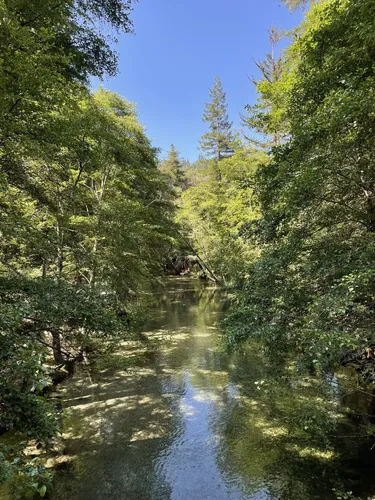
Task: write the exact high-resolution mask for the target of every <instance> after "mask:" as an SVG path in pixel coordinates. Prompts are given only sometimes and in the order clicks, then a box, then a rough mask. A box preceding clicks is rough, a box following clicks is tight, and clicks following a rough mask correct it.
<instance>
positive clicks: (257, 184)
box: [0, 0, 375, 498]
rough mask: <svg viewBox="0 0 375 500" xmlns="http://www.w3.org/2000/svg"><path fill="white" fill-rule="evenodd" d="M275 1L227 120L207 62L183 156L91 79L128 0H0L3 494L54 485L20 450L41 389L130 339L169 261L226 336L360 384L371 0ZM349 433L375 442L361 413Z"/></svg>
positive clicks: (42, 416)
mask: <svg viewBox="0 0 375 500" xmlns="http://www.w3.org/2000/svg"><path fill="white" fill-rule="evenodd" d="M283 3H284V4H285V5H284V6H283V8H284V9H285V8H288V9H291V10H293V9H300V10H301V11H302V12H303V20H302V22H301V24H300V25H299V26H298V27H297V28H295V29H294V30H293V31H292V32H288V33H286V32H284V31H282V29H279V28H276V27H270V30H269V53H267V54H265V55H264V59H263V60H261V61H257V62H256V65H257V69H258V76H257V77H256V78H254V79H253V82H249V85H255V87H256V92H257V99H256V102H254V103H246V102H244V103H243V109H242V110H239V112H240V113H241V122H242V126H241V130H237V129H236V128H235V127H234V126H233V124H232V122H231V120H230V118H229V114H228V103H227V98H226V93H225V89H224V88H223V85H222V83H221V80H220V76H219V75H218V76H216V77H215V75H213V76H212V80H213V86H212V88H211V89H210V90H209V94H208V95H207V103H206V105H205V109H204V110H202V111H203V117H202V119H203V122H204V123H205V125H206V130H207V132H206V133H205V134H204V135H203V136H202V137H201V140H200V142H199V149H200V156H199V159H198V160H197V161H194V162H190V161H189V160H188V159H185V158H182V157H181V155H180V154H179V152H178V147H179V145H178V144H175V145H171V148H170V150H169V152H168V154H167V155H166V156H165V157H164V158H163V157H162V155H161V154H160V151H159V150H158V148H157V147H155V146H154V145H153V142H152V140H151V139H150V138H149V137H148V136H147V133H146V130H145V128H144V127H143V126H142V125H141V123H140V121H139V118H138V116H137V109H136V106H135V104H133V103H132V102H129V101H127V100H126V99H125V98H123V97H122V96H120V95H118V94H116V93H114V92H111V91H109V90H106V89H105V88H104V87H103V86H100V88H99V90H97V91H93V90H92V89H91V84H90V81H91V79H92V78H94V77H96V78H99V79H103V78H104V77H105V76H114V75H116V72H117V68H118V55H117V53H116V51H115V45H114V43H113V41H114V38H115V37H116V33H117V34H118V33H128V34H129V35H130V34H131V33H132V32H133V29H134V27H133V22H132V11H133V7H134V4H135V1H134V0H66V1H62V2H56V0H33V1H32V2H30V1H29V0H0V12H1V16H0V89H1V92H0V235H1V239H0V435H2V436H6V435H11V440H10V441H9V440H8V441H6V442H5V441H4V443H2V442H1V440H0V483H11V484H13V486H12V488H13V489H12V491H13V494H12V495H13V496H12V497H11V498H34V495H36V498H37V497H44V496H47V497H48V494H49V492H50V490H51V488H52V485H53V473H52V472H51V470H49V469H48V468H46V467H45V464H44V463H43V460H39V458H34V457H32V456H30V454H29V453H27V449H28V448H29V447H30V443H36V444H37V447H38V448H40V449H43V450H48V449H50V448H51V447H53V446H54V440H55V439H56V436H57V435H58V434H59V432H60V430H61V425H62V424H61V414H60V410H59V408H58V407H57V406H56V403H55V402H54V401H53V400H52V399H51V397H50V393H51V391H53V390H55V389H54V388H55V387H56V386H57V385H58V384H59V383H60V382H62V381H63V380H65V379H66V378H71V377H73V378H74V374H75V372H76V371H77V370H79V369H80V365H81V364H85V365H87V364H88V365H92V366H93V367H95V363H97V362H98V360H100V359H101V358H103V357H105V356H109V355H110V354H111V353H112V352H113V350H114V349H116V346H118V345H120V344H121V343H122V342H123V341H127V340H129V339H130V340H134V339H136V340H137V341H138V340H139V341H140V342H142V334H140V325H142V324H143V323H144V321H145V318H147V316H148V314H149V311H150V308H151V306H152V303H153V297H154V293H155V291H156V290H158V289H160V288H162V287H163V283H164V282H165V280H166V279H167V277H168V276H170V275H180V276H181V275H182V276H194V277H196V278H197V279H200V280H201V281H202V282H203V281H206V282H207V283H208V284H209V285H210V286H212V285H215V286H217V287H218V288H219V289H221V291H222V293H224V295H225V297H226V299H225V300H226V311H225V315H224V317H223V318H222V320H221V329H222V334H221V341H222V342H223V344H224V348H225V350H226V351H227V352H229V353H230V352H241V351H242V350H246V349H247V348H248V346H249V345H251V343H252V342H256V343H257V344H258V345H260V346H261V350H262V353H263V355H264V356H266V357H267V358H268V359H273V360H275V359H276V360H277V362H278V364H279V365H283V366H289V363H290V362H293V364H294V366H297V369H299V370H306V371H307V372H308V373H310V374H311V375H313V376H318V375H319V374H320V375H324V374H325V373H327V372H328V371H330V370H334V369H336V367H338V366H339V367H350V368H351V369H353V370H354V371H355V373H356V377H357V378H356V385H357V387H358V388H359V390H362V391H367V392H369V393H372V391H373V384H374V383H375V372H374V366H375V365H374V361H375V331H374V325H375V322H374V319H375V317H374V314H375V266H374V264H375V260H374V255H375V253H374V252H375V143H374V131H375V99H374V97H375V63H374V54H375V37H374V32H375V3H374V1H373V0H320V1H319V0H317V1H313V2H311V3H309V2H304V1H299V0H293V1H292V0H284V1H283ZM103 24H105V25H106V29H105V30H104V29H101V26H102V25H103ZM285 40H287V48H285V49H284V48H283V49H281V48H280V43H281V42H283V43H284V42H285ZM284 44H285V43H284ZM171 127H173V124H171ZM248 369H249V371H250V370H251V366H249V368H248ZM372 397H374V396H372ZM328 413H329V411H328V410H327V418H328ZM323 420H324V415H323ZM319 425H321V426H324V423H321V424H319ZM317 432H320V430H319V431H317ZM365 434H366V435H367V436H369V437H370V439H372V440H374V438H375V430H374V427H373V424H372V423H371V422H367V424H366V428H365ZM337 495H338V496H337V498H354V496H351V493H344V494H343V495H344V496H339V494H337ZM345 495H347V496H345ZM61 498H62V497H61ZM119 498H120V497H119ZM134 498H135V497H134ZM147 498H148V497H147ZM150 498H152V497H150ZM155 498H156V497H155ZM158 498H159V497H158ZM241 498H242V497H241ZM249 498H250V497H249ZM267 498H268V497H267ZM269 498H271V497H269ZM272 498H276V497H272ZM280 498H281V497H280ZM289 498H300V497H297V496H295V497H289ZM314 498H315V497H314ZM356 498H357V497H356ZM363 498H364V497H363ZM366 498H367V497H366Z"/></svg>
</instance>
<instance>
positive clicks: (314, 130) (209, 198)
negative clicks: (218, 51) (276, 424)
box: [179, 0, 375, 380]
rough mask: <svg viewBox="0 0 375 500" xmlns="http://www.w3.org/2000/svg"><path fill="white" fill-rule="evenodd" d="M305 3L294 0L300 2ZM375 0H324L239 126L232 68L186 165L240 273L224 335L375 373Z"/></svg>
mask: <svg viewBox="0 0 375 500" xmlns="http://www.w3.org/2000/svg"><path fill="white" fill-rule="evenodd" d="M297 3H300V4H301V2H290V6H292V7H295V6H296V4H297ZM374 19H375V4H374V2H373V1H372V0H355V1H354V0H322V1H320V2H313V5H311V8H310V9H309V11H308V12H306V14H305V17H304V19H303V22H302V24H301V25H300V26H299V27H298V28H297V29H296V30H295V31H294V32H293V33H292V35H291V37H292V42H291V44H290V46H289V48H288V49H287V50H285V51H282V52H281V54H280V55H278V50H277V44H278V42H279V40H280V37H281V36H282V33H281V32H279V31H278V30H277V29H272V30H271V31H270V45H271V51H270V53H269V54H267V56H266V59H265V60H264V61H260V62H258V63H257V66H258V68H259V71H260V78H259V79H258V80H257V81H256V82H255V84H256V86H257V91H258V99H257V102H256V103H255V104H254V105H252V106H246V108H245V111H244V113H243V116H242V119H243V128H244V132H243V134H242V135H241V134H240V135H238V137H236V135H235V134H233V131H232V127H231V124H230V122H229V120H228V118H227V116H226V102H225V94H224V93H223V91H222V88H221V85H220V82H219V80H217V81H216V82H215V85H214V87H213V89H212V91H211V101H210V103H209V104H208V105H207V108H206V111H205V115H204V119H205V120H206V121H208V123H209V132H208V134H206V136H204V137H203V139H202V142H201V148H202V149H203V152H208V153H209V154H208V155H206V157H204V158H202V159H200V160H199V161H198V162H197V163H196V164H195V165H193V166H192V167H193V168H190V169H188V170H187V175H188V176H190V179H191V186H190V187H189V188H188V189H187V190H185V191H184V192H183V193H182V197H181V198H182V201H181V204H182V209H181V211H180V214H179V217H180V221H181V222H182V223H185V227H186V230H187V231H189V233H190V238H191V239H192V241H194V245H195V247H196V248H197V250H198V251H199V252H200V253H201V254H202V256H203V257H204V258H205V259H206V260H207V262H208V263H209V265H210V266H211V267H212V269H213V271H214V273H215V274H217V275H219V276H220V278H221V280H222V281H224V282H226V283H227V284H230V285H233V293H234V299H233V300H234V308H233V309H232V311H233V312H232V314H231V315H230V316H229V318H228V319H227V320H226V334H225V339H226V341H227V343H228V345H230V346H236V345H238V344H239V343H242V342H244V341H247V340H248V339H254V338H255V339H261V340H262V342H263V345H265V346H266V348H267V349H268V350H269V352H270V353H272V355H275V356H277V357H278V359H281V357H282V355H283V353H285V352H289V353H290V352H293V353H294V358H295V359H298V360H299V361H302V360H303V361H304V363H305V364H306V365H307V366H309V367H313V366H315V367H316V368H321V369H325V368H327V367H328V366H332V364H334V363H341V364H352V365H354V366H355V367H356V368H357V369H358V370H359V371H360V373H361V374H362V375H363V376H364V377H365V379H366V380H368V379H369V378H373V376H374V352H375V351H374V348H375V338H374V312H375V276H374V268H375V266H374V264H375V259H374V255H375V254H374V250H375V248H374V242H375V145H374V139H373V130H374V126H375V122H374V116H375V113H374V112H375V108H374V106H375V104H374V102H375V101H374V93H375V73H374V62H373V54H374V50H375V39H374V37H373V35H372V34H373V32H374V28H375V25H374Z"/></svg>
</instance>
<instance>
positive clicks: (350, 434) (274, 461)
mask: <svg viewBox="0 0 375 500" xmlns="http://www.w3.org/2000/svg"><path fill="white" fill-rule="evenodd" d="M221 303H222V301H221V300H220V293H219V292H218V291H217V290H215V288H213V287H210V286H204V285H202V284H201V283H200V282H199V281H194V280H187V279H173V280H171V281H170V283H169V285H168V287H167V289H166V291H165V292H163V293H162V294H161V295H160V300H159V301H158V305H157V306H156V307H155V308H154V310H153V311H151V312H150V320H149V322H148V324H147V325H146V327H145V328H144V333H145V334H147V336H148V338H149V339H150V341H149V343H148V345H146V346H142V345H140V344H137V343H129V344H128V345H126V346H124V347H122V348H121V349H119V352H118V353H114V354H117V359H118V361H119V366H117V368H107V369H103V370H100V371H99V372H98V373H94V374H93V373H91V374H89V373H88V372H87V371H85V370H84V371H82V372H81V373H80V374H78V375H77V376H76V377H74V378H73V379H72V380H70V381H68V382H67V383H66V384H65V385H64V386H63V387H62V388H61V393H62V405H63V408H64V411H63V415H64V417H63V431H64V434H63V448H64V449H63V460H62V461H61V463H60V464H59V465H58V466H57V469H56V472H55V478H54V484H55V487H54V491H53V494H52V495H51V498H53V499H54V500H65V499H66V500H68V499H69V500H103V499H110V500H151V499H152V500H169V499H170V500H209V499H212V500H224V499H233V500H234V499H236V500H237V499H259V500H260V499H288V500H289V499H291V500H293V499H298V500H299V499H301V500H302V499H303V500H305V499H306V500H308V499H314V498H320V499H322V498H323V499H326V498H327V499H330V498H336V495H335V493H334V492H333V488H336V489H337V490H338V491H348V490H351V491H353V492H354V493H355V494H356V495H357V496H358V497H359V498H366V499H367V498H368V497H370V495H371V494H373V493H374V492H375V489H374V483H375V479H374V478H375V474H374V472H375V466H374V458H373V454H374V453H375V451H372V446H371V443H370V442H369V441H368V439H366V438H365V439H364V438H362V437H361V438H359V437H358V436H359V435H361V422H362V421H363V422H365V420H366V419H367V418H368V417H367V416H365V415H367V413H368V411H369V398H368V395H365V394H362V395H361V393H358V392H355V391H354V390H353V387H352V384H353V382H352V381H348V380H347V377H346V375H344V374H338V375H337V374H336V375H332V376H329V377H328V378H327V377H326V379H325V380H322V379H314V377H311V376H310V377H308V376H301V375H298V376H297V374H296V373H295V371H293V367H292V366H287V367H285V364H284V363H282V362H280V366H279V367H278V366H277V364H276V365H274V366H271V365H270V364H269V363H267V362H266V361H265V359H264V358H263V357H262V355H261V354H260V352H259V349H257V348H256V347H253V348H248V349H247V350H246V352H243V353H237V354H231V355H230V354H227V353H226V352H225V351H224V350H223V349H222V347H221V344H220V341H219V340H220V332H219V331H218V320H219V319H220V316H221V309H222V306H221ZM122 360H124V361H125V363H126V366H121V362H122ZM370 400H371V398H370ZM348 406H349V408H350V411H348ZM348 413H349V416H348ZM322 429H324V433H323V430H322ZM327 429H328V431H327ZM330 429H332V430H330ZM327 432H328V435H327ZM311 436H313V437H311Z"/></svg>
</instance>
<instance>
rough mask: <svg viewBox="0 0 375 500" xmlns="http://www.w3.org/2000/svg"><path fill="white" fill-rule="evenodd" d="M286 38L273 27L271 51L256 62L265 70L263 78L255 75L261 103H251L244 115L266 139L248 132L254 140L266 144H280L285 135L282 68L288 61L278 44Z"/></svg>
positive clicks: (245, 122)
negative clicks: (284, 59)
mask: <svg viewBox="0 0 375 500" xmlns="http://www.w3.org/2000/svg"><path fill="white" fill-rule="evenodd" d="M281 38H282V32H281V31H280V30H279V29H277V28H275V27H273V28H271V29H270V30H269V41H270V45H271V52H269V53H268V54H267V55H266V59H265V60H264V61H257V62H256V65H257V68H258V69H259V71H260V73H261V78H260V79H259V80H255V79H253V83H254V85H255V86H256V89H257V92H258V98H257V103H256V104H255V105H253V106H251V105H247V106H245V109H246V111H247V116H246V115H241V118H242V123H243V125H245V126H246V127H248V128H249V129H250V130H254V131H255V132H256V134H257V135H259V134H260V135H262V136H263V137H265V140H263V141H262V140H260V138H258V137H256V138H253V137H248V136H245V137H246V139H248V140H249V141H250V142H251V143H254V144H255V145H257V146H261V147H263V148H269V147H271V146H278V145H279V144H280V142H281V140H282V138H283V136H284V135H285V124H284V123H283V121H284V115H283V113H282V101H283V97H284V94H283V88H282V87H281V85H280V82H281V77H282V69H283V66H284V64H285V62H284V61H283V59H282V57H278V56H277V55H276V45H277V43H278V42H279V41H280V39H281Z"/></svg>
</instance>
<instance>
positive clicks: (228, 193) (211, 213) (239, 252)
mask: <svg viewBox="0 0 375 500" xmlns="http://www.w3.org/2000/svg"><path fill="white" fill-rule="evenodd" d="M263 161H267V157H266V155H265V154H264V153H262V152H257V151H255V150H247V149H245V148H242V149H238V150H237V151H236V152H235V153H234V154H233V156H231V157H230V158H226V159H222V160H221V161H220V163H219V165H218V166H217V164H216V162H215V161H214V160H211V161H209V162H206V164H205V165H203V166H197V167H196V170H197V172H196V178H195V182H194V185H192V186H191V187H190V188H189V189H187V190H186V191H185V192H183V193H182V196H181V207H180V211H179V213H178V221H179V222H180V224H181V225H182V226H183V227H184V228H185V230H186V231H187V232H188V234H189V237H190V240H191V241H192V242H193V245H194V247H195V248H196V249H197V252H198V254H199V255H200V256H201V258H202V259H203V261H204V262H206V263H207V264H209V266H210V267H211V268H212V269H213V271H214V273H215V275H217V276H219V277H221V278H222V279H224V281H226V282H230V281H233V280H234V279H241V278H242V277H243V275H244V273H245V272H246V266H247V263H248V262H251V261H252V259H253V258H254V249H253V248H249V247H248V245H247V243H246V238H244V237H243V236H244V230H245V228H246V226H247V225H248V224H250V223H251V221H254V220H256V219H257V218H258V209H257V204H256V202H255V200H254V196H253V190H254V182H255V173H256V170H257V168H258V166H259V164H260V163H261V162H263ZM218 169H219V173H220V179H221V180H220V181H218V180H217V172H218ZM255 253H256V252H255Z"/></svg>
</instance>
